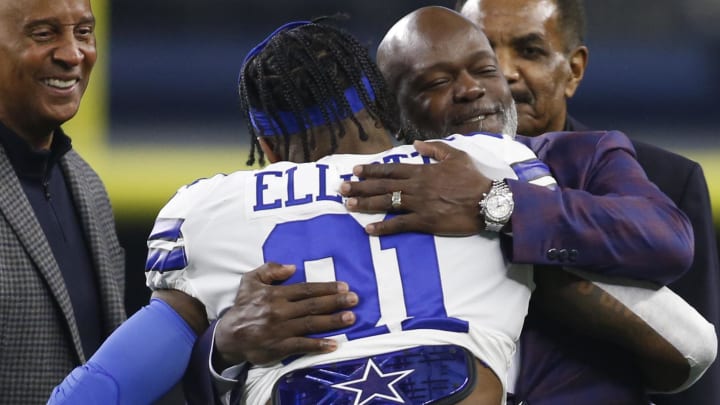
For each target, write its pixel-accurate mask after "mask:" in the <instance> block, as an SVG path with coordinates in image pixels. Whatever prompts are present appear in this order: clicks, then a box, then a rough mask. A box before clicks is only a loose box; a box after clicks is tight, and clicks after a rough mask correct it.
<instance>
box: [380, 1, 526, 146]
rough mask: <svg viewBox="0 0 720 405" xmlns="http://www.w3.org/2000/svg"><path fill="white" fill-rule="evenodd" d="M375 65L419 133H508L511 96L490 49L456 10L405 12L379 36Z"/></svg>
mask: <svg viewBox="0 0 720 405" xmlns="http://www.w3.org/2000/svg"><path fill="white" fill-rule="evenodd" d="M377 63H378V66H379V67H380V71H381V72H382V74H383V76H384V77H385V80H386V81H387V82H388V85H389V86H390V88H391V89H392V90H393V91H394V93H395V94H396V97H397V99H398V105H399V107H400V110H401V113H402V115H403V118H404V120H405V122H406V123H409V124H410V125H411V126H413V127H415V128H416V129H417V130H418V131H419V132H420V133H422V134H423V135H424V137H442V136H446V135H449V134H452V133H470V132H476V131H489V132H496V133H499V132H506V133H514V130H513V129H512V128H510V127H507V126H506V124H508V121H509V119H510V118H511V117H510V116H511V115H512V112H513V111H511V106H512V97H511V96H510V91H509V89H508V87H507V82H506V81H505V79H504V77H503V76H502V73H501V72H500V70H499V68H498V66H497V59H496V58H495V53H494V52H493V50H492V48H491V47H490V43H489V42H488V40H487V38H486V37H485V34H483V32H482V31H481V30H480V29H479V28H478V26H477V25H475V24H474V23H473V22H471V21H470V20H468V19H466V18H465V17H463V16H462V15H460V14H458V13H457V12H455V11H453V10H450V9H447V8H444V7H437V6H434V7H424V8H421V9H419V10H416V11H414V12H412V13H410V14H408V15H406V16H405V17H403V18H402V19H400V20H399V21H398V22H397V23H396V24H395V25H394V26H393V27H392V28H390V30H389V31H388V33H387V34H386V35H385V38H383V40H382V42H381V43H380V45H379V47H378V54H377ZM512 110H514V108H513V109H512Z"/></svg>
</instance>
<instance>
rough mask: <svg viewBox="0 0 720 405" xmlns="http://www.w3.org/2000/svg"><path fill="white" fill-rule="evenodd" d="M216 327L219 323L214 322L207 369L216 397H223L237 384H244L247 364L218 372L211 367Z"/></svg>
mask: <svg viewBox="0 0 720 405" xmlns="http://www.w3.org/2000/svg"><path fill="white" fill-rule="evenodd" d="M218 325H220V322H216V323H215V328H214V329H213V338H212V343H211V344H210V357H209V358H208V368H210V374H211V375H212V380H213V384H214V385H215V389H216V390H217V393H218V395H219V396H220V397H223V396H225V394H227V393H228V392H230V391H231V390H232V389H233V388H235V386H236V385H237V384H238V383H243V382H244V381H243V380H245V377H246V375H247V369H248V365H249V364H248V362H246V361H244V362H242V363H239V364H236V365H234V366H230V367H228V368H226V369H224V370H222V371H220V372H218V371H217V370H215V368H214V367H213V362H212V356H213V353H215V332H216V331H217V327H218Z"/></svg>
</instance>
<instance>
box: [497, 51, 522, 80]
mask: <svg viewBox="0 0 720 405" xmlns="http://www.w3.org/2000/svg"><path fill="white" fill-rule="evenodd" d="M495 54H496V56H497V58H498V64H499V65H500V71H501V72H502V74H503V76H505V80H507V81H508V83H510V84H513V83H515V82H516V81H518V80H520V72H519V71H518V69H517V66H516V65H515V60H514V58H513V56H512V54H511V52H510V51H509V50H495Z"/></svg>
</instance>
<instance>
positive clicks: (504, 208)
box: [485, 194, 513, 222]
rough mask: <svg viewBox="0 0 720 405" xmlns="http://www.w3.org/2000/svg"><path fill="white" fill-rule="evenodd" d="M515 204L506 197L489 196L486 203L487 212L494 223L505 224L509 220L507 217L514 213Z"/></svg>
mask: <svg viewBox="0 0 720 405" xmlns="http://www.w3.org/2000/svg"><path fill="white" fill-rule="evenodd" d="M512 208H513V202H512V200H511V199H510V198H509V197H508V196H505V195H498V194H495V195H491V196H488V198H487V201H486V202H485V211H486V212H487V216H488V217H489V219H492V220H494V221H498V222H503V221H505V220H507V217H509V216H510V214H511V213H512Z"/></svg>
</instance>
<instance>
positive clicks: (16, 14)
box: [0, 0, 96, 137]
mask: <svg viewBox="0 0 720 405" xmlns="http://www.w3.org/2000/svg"><path fill="white" fill-rule="evenodd" d="M94 28H95V20H94V17H93V14H92V10H91V9H90V2H89V0H22V1H17V2H9V1H2V2H1V3H0V121H2V122H3V123H4V124H5V125H6V126H8V127H10V128H11V129H12V130H14V131H15V132H17V133H18V134H19V135H20V136H24V137H28V136H31V137H39V136H47V135H48V133H47V131H52V128H54V127H56V126H58V125H60V124H62V123H63V122H65V121H67V120H69V119H70V118H72V117H73V116H74V115H75V113H76V112H77V110H78V108H79V106H80V100H81V98H82V95H83V93H84V92H85V88H86V87H87V84H88V80H89V78H90V72H91V70H92V67H93V65H94V64H95V59H96V51H95V34H94ZM38 132H40V133H38ZM43 132H45V133H43Z"/></svg>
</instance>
